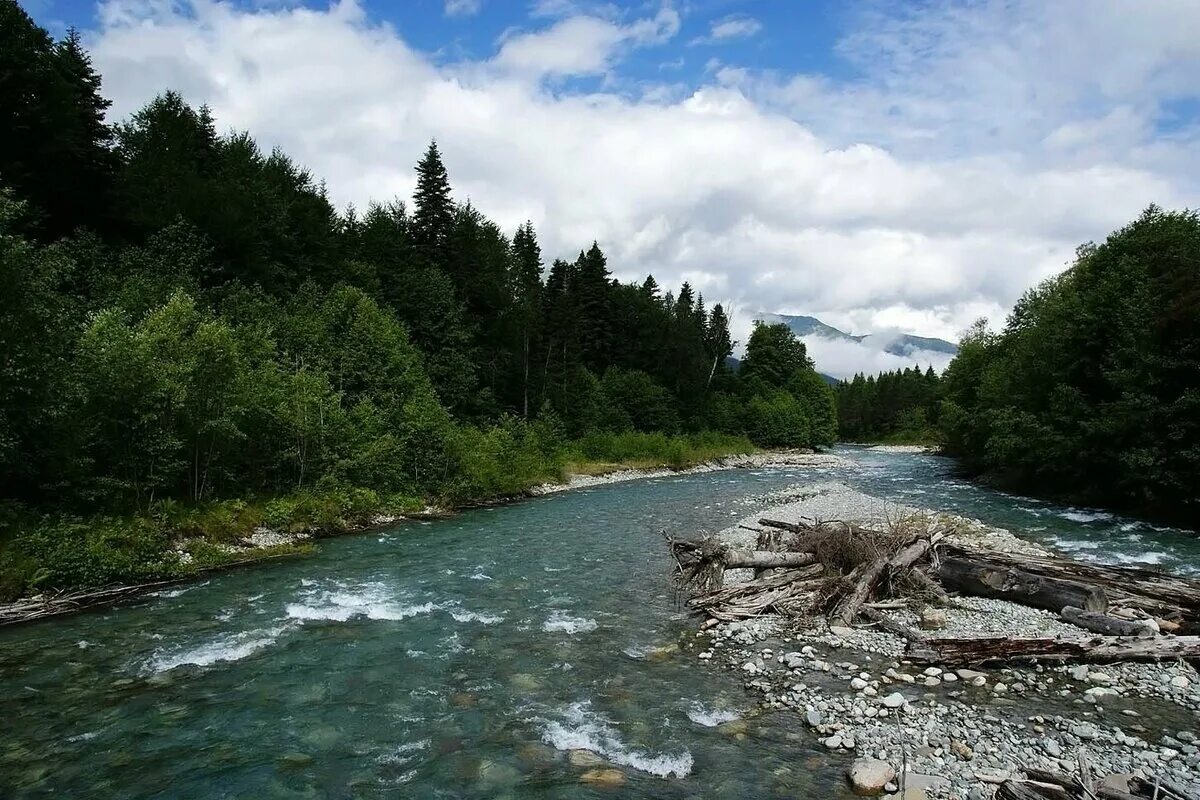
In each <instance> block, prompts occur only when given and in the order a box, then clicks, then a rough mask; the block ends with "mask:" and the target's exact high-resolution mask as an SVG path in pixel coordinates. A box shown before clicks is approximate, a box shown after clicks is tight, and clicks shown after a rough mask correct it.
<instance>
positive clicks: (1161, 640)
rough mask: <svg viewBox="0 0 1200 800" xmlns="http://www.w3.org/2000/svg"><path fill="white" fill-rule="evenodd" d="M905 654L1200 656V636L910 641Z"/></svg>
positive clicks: (967, 659)
mask: <svg viewBox="0 0 1200 800" xmlns="http://www.w3.org/2000/svg"><path fill="white" fill-rule="evenodd" d="M907 657H908V658H910V659H912V660H913V661H914V662H917V663H920V664H942V665H945V664H950V665H968V664H982V663H985V662H989V661H1020V660H1027V659H1036V660H1038V661H1084V662H1089V661H1093V662H1104V661H1165V660H1174V659H1178V658H1198V657H1200V636H1156V637H1154V638H1143V637H1133V636H1092V637H1064V636H1060V637H1022V636H985V637H979V638H973V639H925V640H924V641H920V642H910V643H909V646H908V653H907Z"/></svg>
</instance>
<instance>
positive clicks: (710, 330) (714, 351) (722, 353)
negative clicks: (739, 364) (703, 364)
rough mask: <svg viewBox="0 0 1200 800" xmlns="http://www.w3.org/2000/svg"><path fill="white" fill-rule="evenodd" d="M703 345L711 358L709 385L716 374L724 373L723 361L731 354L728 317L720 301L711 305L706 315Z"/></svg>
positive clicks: (731, 345)
mask: <svg viewBox="0 0 1200 800" xmlns="http://www.w3.org/2000/svg"><path fill="white" fill-rule="evenodd" d="M704 346H705V350H706V351H707V353H708V356H709V357H710V358H711V359H712V367H710V368H709V371H708V385H709V386H711V385H712V383H713V379H714V378H715V377H716V376H718V375H721V376H724V375H725V373H726V370H727V369H728V368H727V367H726V364H725V361H726V359H728V358H729V357H730V356H732V355H733V340H732V339H730V336H729V319H728V317H726V316H725V309H724V307H723V306H722V305H721V304H720V303H717V304H716V305H715V306H713V310H712V314H710V315H709V317H708V327H707V328H706V329H705V335H704Z"/></svg>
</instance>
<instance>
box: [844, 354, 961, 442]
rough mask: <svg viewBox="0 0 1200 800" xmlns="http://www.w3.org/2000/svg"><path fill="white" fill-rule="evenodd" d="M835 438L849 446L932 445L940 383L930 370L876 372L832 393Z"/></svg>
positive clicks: (936, 432)
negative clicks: (858, 443) (866, 443)
mask: <svg viewBox="0 0 1200 800" xmlns="http://www.w3.org/2000/svg"><path fill="white" fill-rule="evenodd" d="M835 392H836V395H837V410H838V437H839V438H840V439H842V440H845V441H848V442H883V443H896V444H936V443H937V441H938V438H939V435H938V430H937V424H938V418H939V409H940V405H941V378H940V377H939V376H938V374H937V373H936V372H934V371H933V367H932V366H930V367H928V368H926V370H925V371H924V372H922V371H921V369H920V367H915V366H914V367H908V368H906V369H902V370H899V369H898V370H893V371H891V372H881V373H879V374H878V375H868V376H865V377H864V376H863V374H862V373H859V374H857V375H855V376H854V378H853V379H852V380H849V381H841V382H839V383H838V385H837V386H836V388H835Z"/></svg>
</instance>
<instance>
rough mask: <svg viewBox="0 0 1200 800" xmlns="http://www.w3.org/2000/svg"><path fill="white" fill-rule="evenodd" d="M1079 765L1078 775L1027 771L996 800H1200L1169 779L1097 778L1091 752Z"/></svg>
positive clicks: (1080, 757) (998, 792)
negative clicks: (1093, 769)
mask: <svg viewBox="0 0 1200 800" xmlns="http://www.w3.org/2000/svg"><path fill="white" fill-rule="evenodd" d="M1076 756H1077V758H1078V762H1079V768H1078V772H1077V773H1076V774H1074V775H1070V776H1067V775H1060V774H1058V773H1054V772H1046V771H1044V770H1039V769H1032V768H1026V769H1025V770H1023V772H1024V774H1025V778H1024V779H1023V780H1008V781H1005V782H1004V783H1002V784H1000V785H999V786H998V787H997V789H996V794H995V797H996V800H1197V797H1196V793H1195V792H1194V791H1191V790H1190V789H1187V788H1185V787H1182V786H1179V785H1177V784H1175V783H1173V782H1172V781H1170V780H1168V779H1166V778H1153V779H1151V778H1143V777H1139V776H1136V775H1131V776H1111V777H1109V778H1107V779H1104V780H1101V779H1099V778H1097V777H1096V774H1095V773H1094V772H1093V771H1092V768H1091V765H1090V763H1089V762H1088V758H1087V752H1086V751H1085V750H1084V749H1083V748H1080V749H1079V750H1078V751H1077V752H1076Z"/></svg>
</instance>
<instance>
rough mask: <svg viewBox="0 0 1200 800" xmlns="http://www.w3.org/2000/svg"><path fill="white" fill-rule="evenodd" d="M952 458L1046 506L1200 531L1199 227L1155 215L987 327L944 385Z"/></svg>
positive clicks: (1173, 215)
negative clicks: (1001, 322) (1047, 500)
mask: <svg viewBox="0 0 1200 800" xmlns="http://www.w3.org/2000/svg"><path fill="white" fill-rule="evenodd" d="M941 391H942V402H941V409H940V418H939V423H938V424H939V427H940V430H941V433H942V437H943V449H944V450H945V451H946V452H947V453H948V454H950V455H954V456H957V457H959V458H960V459H961V461H962V463H963V464H964V465H965V466H966V467H967V468H968V469H969V470H970V471H972V472H974V473H977V474H982V475H985V476H987V477H988V478H990V479H992V480H993V481H994V482H997V483H1000V484H1002V485H1005V486H1010V487H1013V488H1016V489H1023V490H1028V491H1033V492H1035V493H1038V494H1043V495H1050V496H1058V497H1065V498H1070V499H1072V500H1075V501H1079V502H1085V503H1091V504H1094V505H1098V506H1102V507H1109V508H1119V509H1123V510H1127V511H1131V512H1133V513H1137V514H1141V515H1145V516H1148V517H1151V518H1156V519H1162V520H1165V521H1174V522H1180V523H1183V524H1185V525H1189V526H1195V524H1196V520H1197V519H1200V216H1197V214H1196V212H1194V211H1181V212H1168V211H1164V210H1162V209H1159V208H1157V207H1153V206H1152V207H1150V208H1148V209H1147V210H1146V211H1145V212H1144V213H1143V214H1142V215H1141V216H1140V217H1138V218H1137V219H1136V220H1134V221H1133V222H1132V223H1130V224H1129V225H1127V226H1126V227H1124V228H1122V229H1121V230H1119V231H1116V232H1115V233H1113V234H1111V235H1110V236H1109V237H1108V239H1107V240H1105V241H1104V242H1103V243H1102V244H1099V245H1096V244H1086V245H1083V246H1082V247H1080V248H1079V250H1078V252H1077V254H1076V259H1075V262H1074V264H1073V265H1072V266H1071V267H1070V268H1068V269H1067V270H1066V271H1065V272H1063V273H1061V274H1060V275H1058V276H1056V277H1054V278H1051V279H1049V280H1047V281H1046V282H1045V283H1043V284H1041V285H1040V286H1038V287H1036V288H1034V289H1032V290H1030V291H1029V292H1027V293H1026V294H1025V296H1024V297H1022V298H1021V300H1020V301H1019V302H1018V303H1017V304H1016V306H1015V308H1014V309H1013V311H1012V313H1011V314H1010V315H1009V317H1008V320H1007V323H1006V324H1005V326H1004V328H1003V330H1001V331H999V332H992V331H989V329H988V328H987V326H986V325H985V324H984V323H982V322H980V323H977V324H976V325H975V326H974V327H973V328H972V329H971V330H970V331H968V332H967V334H966V335H965V336H964V337H963V339H962V341H961V342H960V350H959V353H958V355H957V356H956V357H955V359H954V360H953V361H952V362H951V363H950V366H949V367H948V368H947V369H946V372H945V373H944V375H943V377H942V387H941Z"/></svg>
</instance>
